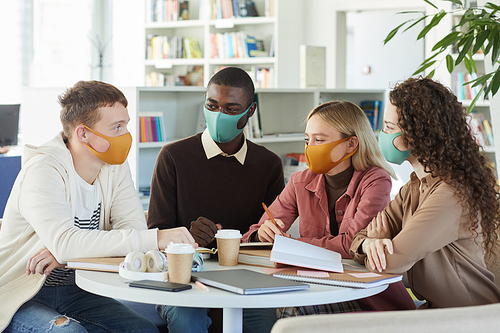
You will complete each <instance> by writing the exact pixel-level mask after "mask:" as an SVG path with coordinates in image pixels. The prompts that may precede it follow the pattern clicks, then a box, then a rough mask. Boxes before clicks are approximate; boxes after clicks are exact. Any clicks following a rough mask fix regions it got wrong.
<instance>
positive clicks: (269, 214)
mask: <svg viewBox="0 0 500 333" xmlns="http://www.w3.org/2000/svg"><path fill="white" fill-rule="evenodd" d="M262 207H264V210H265V211H266V213H267V216H269V218H270V219H271V222H273V224H274V225H275V226H276V228H278V230H279V231H280V233H281V236H285V234H284V233H283V231H282V230H281V228H280V226H279V225H278V223H277V222H276V220H275V219H274V217H273V216H272V215H271V212H270V211H269V209H267V206H266V204H265V203H262Z"/></svg>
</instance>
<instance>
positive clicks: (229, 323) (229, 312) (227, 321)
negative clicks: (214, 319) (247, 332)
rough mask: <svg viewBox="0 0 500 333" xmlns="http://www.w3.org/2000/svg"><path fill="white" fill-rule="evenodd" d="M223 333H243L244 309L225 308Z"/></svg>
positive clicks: (223, 311) (223, 312)
mask: <svg viewBox="0 0 500 333" xmlns="http://www.w3.org/2000/svg"><path fill="white" fill-rule="evenodd" d="M222 315H223V317H222V332H224V333H233V332H234V333H241V332H243V309H241V308H224V309H223V310H222Z"/></svg>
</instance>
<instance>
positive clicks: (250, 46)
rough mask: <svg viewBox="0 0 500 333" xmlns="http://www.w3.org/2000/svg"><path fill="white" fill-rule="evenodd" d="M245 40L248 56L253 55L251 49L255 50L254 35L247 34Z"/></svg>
mask: <svg viewBox="0 0 500 333" xmlns="http://www.w3.org/2000/svg"><path fill="white" fill-rule="evenodd" d="M245 42H246V45H247V51H248V56H249V57H253V55H252V51H253V50H257V41H256V39H255V37H253V36H250V35H247V37H246V40H245Z"/></svg>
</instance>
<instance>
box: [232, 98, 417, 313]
mask: <svg viewBox="0 0 500 333" xmlns="http://www.w3.org/2000/svg"><path fill="white" fill-rule="evenodd" d="M305 134H306V147H305V154H306V159H307V163H308V166H309V169H306V170H304V171H301V172H296V173H294V174H292V176H291V179H290V181H289V182H288V184H287V186H286V187H285V189H284V190H283V192H282V193H281V194H280V195H279V196H278V197H277V198H276V200H275V201H274V202H273V204H272V205H271V206H269V211H270V213H271V215H273V217H274V218H275V219H276V222H277V224H278V226H279V228H278V227H277V226H275V225H274V224H273V223H272V222H271V221H270V219H269V217H268V215H267V214H264V215H263V216H262V218H261V219H260V221H259V223H257V224H254V225H252V226H251V227H250V229H249V231H248V232H247V233H245V235H244V236H243V240H242V241H243V242H249V241H257V242H258V241H261V242H273V241H274V236H275V235H277V234H278V235H279V234H281V233H282V232H283V233H284V235H285V236H286V237H290V235H289V234H288V233H286V231H287V230H288V229H289V228H290V226H291V225H292V223H293V222H294V221H295V220H296V219H297V218H300V224H299V232H300V237H299V238H298V240H300V241H303V242H306V243H309V244H314V245H317V246H320V247H324V248H327V249H330V250H333V251H336V252H339V253H340V254H341V255H342V257H343V258H346V259H351V256H350V255H349V248H350V246H351V243H352V240H353V238H354V236H355V235H356V234H357V233H358V231H360V230H362V229H364V228H366V226H368V224H369V223H370V222H371V221H372V219H373V218H374V217H376V215H377V213H378V212H380V211H382V210H383V209H384V208H385V207H386V206H387V204H388V203H389V201H390V191H391V187H392V181H391V176H392V177H394V178H395V177H396V176H395V174H394V171H393V170H392V168H391V167H390V166H389V164H388V163H387V161H386V160H385V159H384V157H383V155H382V153H381V151H380V149H379V148H378V144H377V139H376V137H375V134H374V132H373V130H372V128H371V126H370V123H369V121H368V118H367V117H366V115H365V113H364V112H363V110H361V108H359V107H358V106H357V105H356V104H354V103H351V102H348V101H331V102H328V103H324V104H322V105H319V106H318V107H316V108H315V109H314V110H312V111H311V112H310V113H309V115H308V117H307V127H306V131H305ZM375 297H376V298H377V301H375V302H373V301H371V300H372V299H373V300H375ZM412 308H414V304H413V302H412V301H411V298H410V297H409V296H408V293H407V292H406V290H405V288H404V286H403V285H402V284H394V285H393V286H391V287H390V288H389V289H387V290H386V291H385V292H384V293H382V294H380V295H379V296H374V297H371V298H367V299H364V300H360V301H353V302H345V303H338V304H328V305H323V306H315V307H301V308H291V309H287V310H286V311H282V312H283V313H282V314H281V317H286V316H290V315H300V314H313V313H334V312H346V311H354V310H364V311H366V310H396V309H412Z"/></svg>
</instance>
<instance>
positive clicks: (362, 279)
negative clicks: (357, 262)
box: [273, 268, 403, 289]
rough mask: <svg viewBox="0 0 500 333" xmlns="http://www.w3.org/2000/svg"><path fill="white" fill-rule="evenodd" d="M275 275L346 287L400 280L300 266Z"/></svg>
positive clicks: (393, 277) (370, 274)
mask: <svg viewBox="0 0 500 333" xmlns="http://www.w3.org/2000/svg"><path fill="white" fill-rule="evenodd" d="M273 276H275V277H279V278H282V279H286V280H290V281H300V282H305V283H315V284H324V285H330V286H337V287H348V288H361V289H366V288H374V287H378V286H381V285H385V284H390V283H394V282H398V281H401V280H402V278H403V277H402V276H401V275H395V274H386V273H370V272H359V271H352V270H345V271H344V273H333V272H322V271H316V270H308V269H302V268H289V269H286V270H280V271H279V272H276V273H274V274H273Z"/></svg>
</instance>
